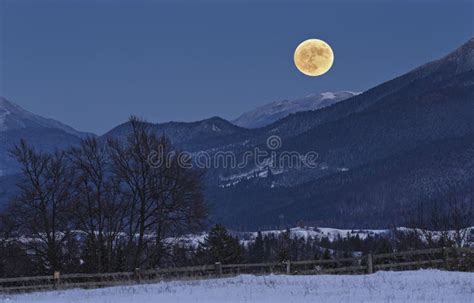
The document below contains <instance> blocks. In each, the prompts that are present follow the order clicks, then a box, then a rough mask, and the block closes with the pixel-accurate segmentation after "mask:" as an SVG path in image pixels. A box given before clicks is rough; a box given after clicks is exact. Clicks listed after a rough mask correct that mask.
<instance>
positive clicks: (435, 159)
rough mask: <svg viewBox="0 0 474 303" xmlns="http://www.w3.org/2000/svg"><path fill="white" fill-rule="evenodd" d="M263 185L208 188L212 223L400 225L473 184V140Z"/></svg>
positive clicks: (261, 182)
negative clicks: (422, 205)
mask: <svg viewBox="0 0 474 303" xmlns="http://www.w3.org/2000/svg"><path fill="white" fill-rule="evenodd" d="M265 182H266V180H264V179H262V180H259V183H255V182H241V183H239V184H237V185H236V186H234V187H230V188H209V190H208V196H209V198H210V200H211V201H214V203H213V204H212V207H213V208H212V211H213V213H214V219H215V220H216V221H219V222H226V223H228V224H230V225H231V226H232V227H234V228H248V229H255V228H262V227H275V226H277V225H279V224H281V223H283V224H289V225H294V224H296V223H297V222H298V221H300V220H302V221H305V222H311V223H312V224H317V225H326V226H337V227H341V228H342V227H344V228H364V227H365V228H376V227H389V225H390V224H401V223H403V220H404V215H405V214H406V213H407V212H409V211H410V209H412V207H413V206H414V205H416V203H418V202H419V201H429V200H430V199H434V198H437V197H440V196H443V195H444V194H446V193H447V192H448V191H453V190H454V191H457V192H460V191H463V190H465V189H466V188H467V187H469V186H472V184H473V182H474V134H470V135H466V136H464V137H460V138H449V139H444V140H440V141H436V142H432V143H429V144H427V145H424V146H421V147H418V148H416V149H413V150H410V151H407V152H404V153H399V154H396V155H393V156H391V157H389V158H386V159H382V160H379V161H375V162H374V163H371V164H369V165H364V166H361V167H357V168H354V169H353V170H351V171H347V172H340V173H337V174H333V175H330V176H327V177H323V178H320V179H318V180H315V181H311V182H307V183H304V184H301V185H299V186H296V187H289V188H288V187H276V188H267V189H266V190H262V187H265V186H268V184H264V183H265Z"/></svg>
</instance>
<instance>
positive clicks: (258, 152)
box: [148, 135, 320, 169]
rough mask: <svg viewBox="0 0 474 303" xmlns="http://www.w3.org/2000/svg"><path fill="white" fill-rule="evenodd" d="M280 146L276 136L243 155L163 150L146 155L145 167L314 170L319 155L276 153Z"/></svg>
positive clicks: (231, 152)
mask: <svg viewBox="0 0 474 303" xmlns="http://www.w3.org/2000/svg"><path fill="white" fill-rule="evenodd" d="M282 146H283V142H282V139H281V138H280V137H279V136H276V135H272V136H269V137H268V138H267V140H266V148H261V147H258V146H257V147H254V148H253V149H249V150H246V151H244V152H239V153H235V152H234V151H212V152H211V151H200V152H196V153H190V152H186V151H181V152H175V151H170V152H167V153H165V152H164V151H163V147H162V146H159V147H158V149H157V150H154V151H153V152H151V153H150V155H149V157H148V163H149V165H150V166H151V167H153V168H161V167H163V166H166V167H171V166H172V165H173V164H177V165H178V166H180V167H182V168H203V169H204V168H205V169H209V168H216V169H236V168H237V169H242V168H246V167H257V168H264V167H269V168H272V169H290V168H318V167H319V164H320V163H319V162H318V159H319V154H318V153H317V152H316V151H309V152H307V153H305V154H301V153H299V152H298V151H290V150H284V151H281V150H280V149H281V148H282Z"/></svg>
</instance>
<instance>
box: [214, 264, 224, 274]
mask: <svg viewBox="0 0 474 303" xmlns="http://www.w3.org/2000/svg"><path fill="white" fill-rule="evenodd" d="M214 270H215V271H216V275H217V276H218V277H220V276H222V264H221V262H216V263H215V264H214Z"/></svg>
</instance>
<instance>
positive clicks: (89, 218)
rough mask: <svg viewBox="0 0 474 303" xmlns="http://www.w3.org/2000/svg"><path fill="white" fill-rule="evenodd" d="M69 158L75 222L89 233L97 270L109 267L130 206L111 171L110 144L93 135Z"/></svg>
mask: <svg viewBox="0 0 474 303" xmlns="http://www.w3.org/2000/svg"><path fill="white" fill-rule="evenodd" d="M68 158H69V160H70V162H71V168H72V169H73V170H74V181H73V188H74V195H73V196H74V213H75V216H74V219H75V223H76V226H77V228H78V229H79V230H81V231H82V232H84V233H86V235H87V240H88V241H87V243H88V244H90V248H89V249H88V252H89V254H90V255H92V256H91V257H92V258H93V259H95V262H92V267H93V268H95V271H97V272H102V271H103V270H107V271H110V270H111V267H112V257H113V255H114V254H115V248H116V245H117V237H118V235H119V233H120V232H121V231H122V230H123V228H124V223H125V216H126V213H127V211H128V208H127V205H126V203H123V199H122V198H121V196H120V191H119V190H118V186H117V183H116V180H115V178H114V176H113V175H112V174H111V170H110V161H109V157H108V153H107V148H106V146H105V145H100V144H99V143H98V142H97V140H96V139H95V138H93V137H91V138H86V139H83V140H82V141H81V144H80V145H79V147H76V148H71V150H70V151H69V152H68ZM104 263H105V265H106V266H105V268H104Z"/></svg>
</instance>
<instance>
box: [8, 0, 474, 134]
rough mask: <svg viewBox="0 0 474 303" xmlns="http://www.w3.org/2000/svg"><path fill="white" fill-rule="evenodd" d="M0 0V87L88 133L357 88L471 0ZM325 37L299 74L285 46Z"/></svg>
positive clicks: (415, 50) (436, 37) (439, 37)
mask: <svg viewBox="0 0 474 303" xmlns="http://www.w3.org/2000/svg"><path fill="white" fill-rule="evenodd" d="M178 2H179V3H170V2H163V1H140V0H138V1H118V2H117V1H115V2H113V1H104V0H102V1H87V0H86V1H72V0H66V1H47V0H46V1H6V0H0V3H1V8H0V18H1V40H0V41H1V44H0V52H1V53H0V55H1V57H0V58H1V59H0V63H1V65H0V77H1V78H0V81H1V82H0V94H1V95H3V96H5V97H7V98H8V99H9V100H11V101H13V102H15V103H17V104H19V105H21V106H23V107H24V108H26V109H28V110H30V111H32V112H34V113H38V114H41V115H43V116H46V117H52V118H55V119H58V120H60V121H62V122H64V123H67V124H69V125H71V126H73V127H75V128H77V129H79V130H84V131H91V132H95V133H98V134H102V133H103V132H105V131H107V130H109V129H110V128H112V127H114V126H115V125H117V124H119V123H121V122H123V121H125V120H126V119H127V117H128V116H129V115H130V114H136V115H139V116H141V117H143V118H146V119H147V120H149V121H151V122H165V121H170V120H174V121H193V120H199V119H204V118H207V117H211V116H216V115H217V116H222V117H224V118H227V119H232V118H235V117H237V116H238V115H239V114H241V113H242V112H244V111H247V110H250V109H253V108H255V107H256V106H259V105H263V104H265V103H268V102H271V101H276V100H283V99H291V98H295V97H301V96H305V95H307V94H309V93H313V92H321V91H331V90H352V91H362V90H366V89H368V88H371V87H373V86H374V85H377V84H379V83H382V82H384V81H386V80H389V79H391V78H393V77H395V76H398V75H401V74H403V73H405V72H407V71H409V70H410V69H412V68H414V67H416V66H418V65H420V64H423V63H425V62H427V61H430V60H433V59H436V58H439V57H440V56H442V55H444V54H446V53H448V52H449V51H451V50H453V49H454V48H456V47H458V46H459V45H460V44H462V43H463V42H465V41H466V40H467V39H468V38H470V37H472V36H473V31H474V26H473V21H472V20H473V17H474V16H473V14H474V13H473V11H474V10H473V9H474V7H473V3H474V2H472V1H311V2H303V1H273V2H271V1H258V0H257V1H253V2H252V3H250V2H248V1H224V3H223V2H208V1H198V2H197V3H196V2H191V1H190V2H187V1H178ZM307 38H320V39H323V40H325V41H327V42H328V43H329V44H330V45H331V46H332V48H333V50H334V53H335V62H334V65H333V68H332V69H331V70H330V71H329V72H328V73H327V74H325V75H324V76H322V77H316V78H312V77H306V76H304V75H302V74H301V73H299V72H298V71H297V70H296V69H295V67H294V65H293V57H292V56H293V51H294V48H295V47H296V46H297V45H298V43H299V42H301V41H302V40H305V39H307Z"/></svg>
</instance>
